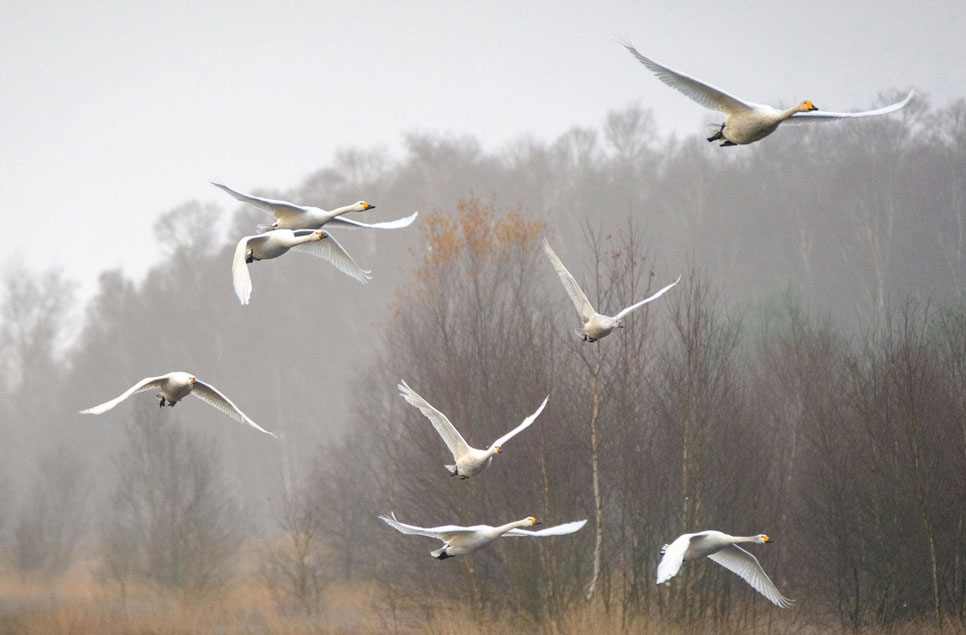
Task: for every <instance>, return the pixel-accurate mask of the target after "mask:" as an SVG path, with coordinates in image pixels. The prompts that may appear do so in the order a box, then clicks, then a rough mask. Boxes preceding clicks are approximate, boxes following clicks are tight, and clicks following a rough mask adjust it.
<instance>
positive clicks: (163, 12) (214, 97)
mask: <svg viewBox="0 0 966 635" xmlns="http://www.w3.org/2000/svg"><path fill="white" fill-rule="evenodd" d="M179 5H180V6H179ZM2 7H3V8H2V11H0V15H2V21H0V59H2V60H3V63H2V71H0V77H2V81H0V193H2V198H0V200H2V206H3V211H4V214H3V216H4V218H5V219H6V223H7V227H8V229H9V230H11V232H12V237H13V240H9V239H8V240H5V241H4V247H3V248H2V249H0V261H2V262H0V264H2V265H5V264H6V262H7V261H8V259H9V258H11V257H18V258H23V259H24V260H25V262H26V263H27V264H28V265H29V266H31V267H47V266H49V265H52V264H55V265H60V266H63V267H64V268H65V269H66V270H67V273H68V275H69V276H71V277H72V278H74V279H76V280H78V281H80V282H81V283H82V284H83V285H84V286H83V290H84V291H85V292H86V293H89V292H91V291H93V289H94V284H95V281H96V276H97V274H98V273H100V272H101V271H103V270H105V269H109V268H114V267H118V266H120V267H122V268H123V269H124V271H125V272H126V273H127V274H129V275H132V276H140V275H141V274H143V272H144V271H145V270H146V268H147V267H149V266H150V265H153V264H155V263H156V262H157V256H155V255H153V254H154V253H155V252H156V246H155V242H154V238H153V233H152V225H153V223H154V221H155V219H156V217H157V216H158V214H159V213H161V212H163V211H166V210H169V209H171V208H173V207H175V206H177V205H178V204H180V203H182V202H185V201H187V200H191V199H200V200H203V201H209V202H217V203H219V204H220V205H223V206H231V207H233V206H234V202H233V201H231V200H227V197H226V196H225V195H224V194H223V193H221V192H219V191H217V190H215V189H214V188H213V187H211V186H210V185H209V184H208V181H210V180H216V179H220V180H223V181H224V182H225V183H228V184H229V185H231V186H233V187H235V188H237V189H241V190H243V191H251V190H255V189H259V188H271V189H277V190H285V189H289V188H293V187H295V186H297V185H299V184H300V183H301V182H302V181H303V180H304V179H305V178H306V177H308V176H309V175H310V174H311V173H313V172H314V171H316V170H317V169H319V168H320V167H322V166H324V165H326V164H328V163H329V162H330V161H331V159H332V157H333V155H334V153H335V151H336V150H337V149H339V148H345V147H362V148H371V147H375V146H378V147H385V148H386V149H388V150H389V151H390V152H393V153H395V154H397V155H398V154H400V153H401V141H402V138H403V135H404V134H405V133H407V132H433V133H455V134H472V135H474V136H476V137H477V138H479V139H480V140H481V141H482V142H483V144H484V147H486V148H487V149H498V148H500V147H502V146H503V145H504V144H506V143H507V142H509V141H512V140H514V139H516V138H519V137H520V136H522V135H525V134H528V135H533V136H535V137H537V138H539V139H543V140H548V141H549V140H552V139H554V138H556V137H557V136H558V135H559V134H561V133H562V132H564V131H566V130H567V129H569V128H571V127H574V126H598V125H599V124H600V123H601V122H602V120H603V118H604V116H605V115H606V114H607V113H608V112H609V111H611V110H614V109H618V108H622V107H624V106H626V105H628V104H629V103H631V102H635V101H640V102H642V103H643V104H644V105H645V106H647V107H650V108H652V109H653V111H654V114H655V116H656V118H657V121H658V124H659V125H660V127H661V128H662V130H663V131H665V132H671V131H674V132H677V133H679V134H692V133H694V132H704V131H705V128H704V127H703V125H702V124H703V123H704V122H707V121H712V120H715V119H717V120H719V121H720V118H719V117H717V116H716V115H715V114H714V113H711V112H709V111H706V110H703V109H702V108H701V107H700V106H698V105H696V104H694V103H692V102H690V101H689V100H687V99H686V98H685V97H683V96H681V95H680V94H678V93H676V92H674V91H672V90H671V89H669V88H667V87H666V86H664V85H663V84H661V83H660V82H659V81H657V80H656V79H655V78H654V77H653V76H652V75H651V74H650V73H649V72H647V70H646V69H644V68H643V67H642V66H641V65H640V64H638V63H637V62H636V61H635V60H633V58H632V57H631V56H630V55H629V54H628V53H627V52H626V51H625V50H624V49H623V48H622V47H620V46H619V45H618V44H616V43H615V41H614V37H615V36H616V35H621V36H624V37H626V38H627V39H629V40H630V41H631V42H633V43H634V45H635V46H636V47H637V48H638V49H639V50H640V51H641V52H642V53H644V54H645V55H648V56H650V57H652V58H654V59H656V60H657V61H659V62H662V63H664V64H666V65H668V66H671V67H673V68H676V69H678V70H683V71H686V72H688V73H690V74H692V75H695V76H697V77H699V78H701V79H704V80H706V81H708V82H710V83H713V84H716V85H718V86H721V87H722V88H725V89H727V90H729V91H731V92H733V93H735V94H737V95H739V96H741V97H743V98H746V99H749V100H751V101H757V102H761V103H771V104H773V105H776V106H777V105H790V104H792V103H795V102H798V101H800V100H802V99H806V98H807V99H811V100H812V101H814V102H815V103H816V104H817V105H818V106H819V107H820V108H823V109H828V110H859V109H864V108H867V107H869V106H871V105H877V104H880V103H881V102H880V101H879V99H878V98H879V93H880V91H888V90H893V89H899V90H906V89H908V88H914V89H916V91H917V92H918V93H919V94H920V95H925V96H927V97H928V98H929V99H930V103H931V104H932V106H933V107H942V106H946V105H948V104H949V103H950V102H951V101H952V100H954V99H957V98H961V97H964V96H966V65H964V63H966V2H963V0H935V1H927V2H924V3H909V2H908V1H903V2H899V1H894V2H893V1H888V0H879V1H873V0H869V1H865V0H858V1H849V2H842V1H841V0H835V1H832V0H809V1H807V2H802V1H800V0H799V1H797V2H762V1H761V0H754V1H743V0H742V1H734V2H727V1H721V2H689V1H687V0H649V1H647V2H644V1H642V0H633V1H624V2H587V1H586V0H577V1H569V0H568V1H560V0H558V1H555V2H520V1H519V0H513V1H505V0H496V1H493V0H491V1H490V2H478V3H472V5H470V4H469V3H460V2H453V1H452V0H449V1H438V2H437V1H418V0H410V1H409V2H398V3H390V2H384V3H379V2H366V1H359V0H355V1H353V2H324V1H323V2H319V1H317V0H314V1H313V0H308V1H285V0H271V1H270V2H269V1H266V2H262V1H260V0H259V1H252V0H241V1H239V0H233V1H230V2H229V1H224V2H222V1H218V2H200V3H195V2H190V3H189V2H185V3H178V2H175V3H141V2H129V1H128V2H98V1H97V0H92V1H91V2H84V3H78V2H64V1H60V2H57V1H56V0H55V1H53V2H37V1H36V0H26V1H23V0H13V1H11V0H5V1H4V2H3V5H2ZM834 125H838V124H834ZM766 142H767V141H766ZM708 151H709V152H713V151H724V150H721V149H719V148H716V147H710V144H709V148H708ZM730 151H737V152H741V151H742V149H741V148H732V149H730ZM358 198H366V193H365V192H359V196H358ZM308 203H312V204H317V205H320V206H323V207H335V206H338V205H341V204H344V202H343V201H311V202H308ZM377 204H378V206H379V209H378V210H377V212H382V214H380V215H379V216H378V218H377V217H375V216H373V217H367V220H370V221H375V220H383V219H388V218H395V217H397V216H399V215H401V214H402V213H403V212H405V213H408V212H409V211H410V210H399V209H394V208H393V206H392V202H391V201H377ZM227 266H228V264H227V263H226V267H227Z"/></svg>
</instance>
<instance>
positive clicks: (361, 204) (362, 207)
mask: <svg viewBox="0 0 966 635" xmlns="http://www.w3.org/2000/svg"><path fill="white" fill-rule="evenodd" d="M353 207H357V208H359V210H358V211H360V212H365V211H366V210H370V209H376V206H375V205H371V204H369V203H368V202H366V201H358V202H357V203H356V204H355V205H353Z"/></svg>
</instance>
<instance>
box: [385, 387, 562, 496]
mask: <svg viewBox="0 0 966 635" xmlns="http://www.w3.org/2000/svg"><path fill="white" fill-rule="evenodd" d="M397 387H398V388H399V394H400V395H402V397H403V399H405V400H406V401H407V402H409V404H410V405H413V406H416V407H417V408H419V410H420V411H421V412H422V413H423V414H424V415H425V416H426V418H427V419H429V420H430V421H431V422H432V423H433V427H434V428H436V432H438V433H439V436H441V437H442V438H443V441H444V442H445V443H446V447H448V448H449V451H450V452H452V453H453V460H454V461H455V462H456V463H455V465H447V466H446V469H447V470H449V472H450V476H459V477H460V478H461V479H466V478H470V477H471V476H476V475H477V474H479V473H480V472H482V471H483V470H485V469H486V468H488V467H490V463H491V462H492V461H493V457H494V456H496V455H497V454H499V453H500V452H502V451H503V444H504V443H506V442H507V441H509V440H510V439H512V438H513V437H515V436H516V435H517V434H518V433H520V432H521V431H523V429H524V428H527V427H529V425H530V424H531V423H533V422H534V421H536V419H537V417H539V416H540V413H541V412H543V408H544V406H546V405H547V399H550V395H547V397H546V398H545V399H544V400H543V403H542V404H540V407H539V408H537V410H536V412H534V413H533V414H532V415H530V416H529V417H527V418H526V419H524V420H523V423H521V424H520V425H518V426H517V427H515V428H514V429H512V430H510V431H509V432H507V433H506V434H504V435H503V436H502V437H500V438H499V439H497V440H496V441H494V442H493V443H492V444H490V446H489V447H488V448H487V449H485V450H478V449H476V448H474V447H470V445H469V444H468V443H467V442H466V441H465V440H464V439H463V435H461V434H460V433H459V430H457V429H456V428H455V427H454V426H453V424H452V423H450V420H449V419H448V418H447V417H446V415H444V414H443V413H442V412H440V411H439V410H437V409H436V408H434V407H433V406H432V405H431V404H430V403H429V402H428V401H426V400H425V399H423V398H422V397H420V396H419V395H418V394H417V393H416V391H415V390H413V389H412V388H410V387H409V384H407V383H406V382H405V381H402V383H400V384H398V386H397Z"/></svg>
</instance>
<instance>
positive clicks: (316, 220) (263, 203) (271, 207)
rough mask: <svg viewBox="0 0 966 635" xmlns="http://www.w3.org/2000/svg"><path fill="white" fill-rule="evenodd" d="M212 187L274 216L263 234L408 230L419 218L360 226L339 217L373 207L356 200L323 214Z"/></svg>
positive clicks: (315, 209) (265, 226)
mask: <svg viewBox="0 0 966 635" xmlns="http://www.w3.org/2000/svg"><path fill="white" fill-rule="evenodd" d="M212 185H214V186H215V187H217V188H220V189H222V190H224V191H225V192H228V194H230V195H231V196H233V197H235V198H236V199H237V200H239V201H241V202H243V203H248V204H249V205H254V206H255V207H257V208H258V209H260V210H262V211H265V212H268V213H269V214H274V215H275V222H274V223H272V224H271V225H259V226H258V230H259V231H267V230H271V229H319V228H321V227H322V226H323V225H325V224H327V223H332V224H333V225H338V226H340V227H350V228H351V227H364V228H366V229H399V228H401V227H408V226H410V225H412V223H413V221H414V220H416V216H418V215H419V212H413V213H412V214H410V215H409V216H406V217H405V218H400V219H397V220H392V221H386V222H382V223H372V224H368V223H360V222H359V221H355V220H350V219H348V218H345V217H344V216H342V215H343V214H345V213H347V212H365V211H367V210H370V209H375V208H376V206H375V205H370V204H369V203H367V202H366V201H359V202H357V203H353V204H352V205H346V206H345V207H339V208H337V209H334V210H332V211H326V210H324V209H322V208H319V207H310V206H303V205H296V204H295V203H289V202H288V201H278V200H275V199H271V198H262V197H260V196H252V195H251V194H243V193H241V192H238V191H235V190H233V189H231V188H230V187H228V186H227V185H222V184H221V183H212Z"/></svg>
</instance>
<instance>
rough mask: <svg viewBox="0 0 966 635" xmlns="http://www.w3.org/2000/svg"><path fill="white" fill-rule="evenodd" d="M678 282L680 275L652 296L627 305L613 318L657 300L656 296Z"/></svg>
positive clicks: (618, 318)
mask: <svg viewBox="0 0 966 635" xmlns="http://www.w3.org/2000/svg"><path fill="white" fill-rule="evenodd" d="M679 282H681V276H678V279H677V280H675V281H674V282H672V283H671V284H669V285H668V286H666V287H664V288H663V289H661V290H660V291H658V292H657V293H655V294H654V295H652V296H650V297H649V298H644V299H643V300H641V301H640V302H638V303H637V304H632V305H631V306H629V307H627V308H626V309H624V310H623V311H621V312H620V313H618V314H617V315H615V316H614V319H615V320H618V321H620V319H621V318H623V317H624V316H625V315H627V314H628V313H630V312H631V311H634V310H635V309H637V308H639V307H642V306H644V305H645V304H647V303H648V302H650V301H651V300H657V299H658V298H660V297H661V296H662V295H664V293H665V292H666V291H667V290H668V289H670V288H671V287H673V286H674V285H676V284H677V283H679Z"/></svg>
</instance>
